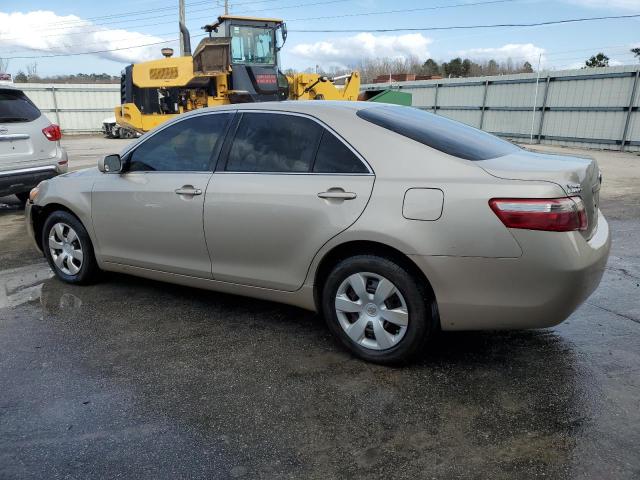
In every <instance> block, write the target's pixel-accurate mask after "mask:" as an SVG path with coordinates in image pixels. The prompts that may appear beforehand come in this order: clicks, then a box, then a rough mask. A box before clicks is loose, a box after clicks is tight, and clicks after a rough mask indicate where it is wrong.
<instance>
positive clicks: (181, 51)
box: [178, 0, 184, 57]
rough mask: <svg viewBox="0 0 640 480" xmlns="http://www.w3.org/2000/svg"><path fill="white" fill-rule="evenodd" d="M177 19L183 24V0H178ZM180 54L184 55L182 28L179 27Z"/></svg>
mask: <svg viewBox="0 0 640 480" xmlns="http://www.w3.org/2000/svg"><path fill="white" fill-rule="evenodd" d="M179 1H180V3H179V8H178V12H179V17H180V18H179V19H180V22H181V23H183V24H184V0H179ZM180 56H181V57H182V56H184V35H182V29H180Z"/></svg>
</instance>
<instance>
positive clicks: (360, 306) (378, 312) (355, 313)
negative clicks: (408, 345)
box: [335, 272, 409, 350]
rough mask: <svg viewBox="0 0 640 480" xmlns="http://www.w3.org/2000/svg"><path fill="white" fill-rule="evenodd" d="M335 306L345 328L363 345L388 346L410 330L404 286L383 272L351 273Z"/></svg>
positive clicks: (339, 290) (338, 293) (348, 333)
mask: <svg viewBox="0 0 640 480" xmlns="http://www.w3.org/2000/svg"><path fill="white" fill-rule="evenodd" d="M335 306H336V314H337V316H338V321H339V322H340V326H341V327H342V329H343V330H344V331H345V333H346V334H347V335H348V336H349V338H350V339H351V340H353V341H354V342H355V343H357V344H359V345H362V346H363V347H366V348H370V349H372V350H386V349H388V348H391V347H393V346H394V345H396V344H397V343H398V342H399V341H400V340H402V338H403V337H404V335H405V333H407V325H408V324H409V311H408V309H407V303H406V302H405V301H404V298H403V296H402V294H401V293H400V290H398V289H397V288H396V286H395V285H394V284H393V283H391V281H390V280H388V279H386V278H384V277H383V276H382V275H378V274H376V273H369V272H361V273H354V274H353V275H350V276H349V277H347V279H346V280H345V281H344V282H342V283H341V284H340V287H339V288H338V292H337V293H336V301H335Z"/></svg>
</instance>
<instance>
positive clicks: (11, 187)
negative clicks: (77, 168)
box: [0, 148, 68, 196]
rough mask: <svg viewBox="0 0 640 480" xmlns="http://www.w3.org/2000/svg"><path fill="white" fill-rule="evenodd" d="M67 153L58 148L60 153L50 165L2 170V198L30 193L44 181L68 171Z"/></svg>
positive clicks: (0, 173)
mask: <svg viewBox="0 0 640 480" xmlns="http://www.w3.org/2000/svg"><path fill="white" fill-rule="evenodd" d="M67 161H68V160H67V152H66V151H65V150H64V149H63V148H58V153H57V154H56V156H55V157H54V158H52V159H51V163H50V164H48V165H38V166H34V167H22V168H15V169H11V170H0V196H4V195H11V194H14V193H22V192H28V191H29V190H31V189H32V188H33V187H35V186H36V185H38V183H40V182H41V181H42V180H47V179H49V178H52V177H55V176H56V175H60V174H61V173H65V172H66V171H67Z"/></svg>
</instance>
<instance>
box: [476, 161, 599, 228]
mask: <svg viewBox="0 0 640 480" xmlns="http://www.w3.org/2000/svg"><path fill="white" fill-rule="evenodd" d="M474 164H475V165H477V166H479V167H480V168H482V169H483V170H484V171H486V172H487V173H488V174H490V175H493V176H494V177H498V178H503V179H507V180H525V181H526V180H528V181H545V182H552V183H555V184H557V185H559V186H560V188H562V190H563V191H564V192H565V194H566V195H567V196H569V197H580V198H581V199H582V201H583V203H584V206H585V209H586V213H587V219H588V222H589V225H588V227H587V230H586V231H585V232H583V233H584V234H585V236H586V237H587V238H590V237H591V235H592V234H593V232H594V231H595V229H596V226H597V222H598V208H599V205H600V184H601V176H600V170H599V169H598V164H597V162H596V160H595V159H593V158H591V157H588V156H569V155H559V154H548V153H534V152H529V151H526V150H522V151H520V152H517V153H513V154H510V155H505V156H502V157H498V158H492V159H489V160H480V161H477V162H474Z"/></svg>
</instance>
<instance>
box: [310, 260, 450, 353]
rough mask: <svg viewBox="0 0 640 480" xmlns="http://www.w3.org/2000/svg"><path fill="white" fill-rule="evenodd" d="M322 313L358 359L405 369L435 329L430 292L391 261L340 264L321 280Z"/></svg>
mask: <svg viewBox="0 0 640 480" xmlns="http://www.w3.org/2000/svg"><path fill="white" fill-rule="evenodd" d="M322 309H323V313H324V316H325V319H326V321H327V324H328V326H329V329H330V330H331V331H332V332H333V333H334V335H336V336H337V337H338V339H339V340H340V342H341V343H342V344H343V345H345V346H346V347H347V348H348V349H349V350H351V351H352V352H353V353H354V354H355V355H357V356H358V357H360V358H362V359H364V360H368V361H371V362H376V363H382V364H398V363H404V362H406V361H408V360H410V359H412V358H413V357H415V356H416V355H417V354H418V353H420V352H421V351H422V349H423V346H424V345H425V343H426V341H427V340H428V339H429V338H430V337H431V336H432V335H433V333H434V332H435V331H436V329H437V324H438V314H437V308H436V304H435V300H434V299H433V298H432V295H430V293H429V290H428V289H427V288H426V286H425V285H424V284H423V283H422V279H419V278H416V277H415V275H412V274H411V273H410V271H409V270H408V269H406V268H404V267H403V266H402V265H399V264H398V263H395V262H394V261H392V260H390V259H387V258H384V257H379V256H374V255H359V256H355V257H351V258H348V259H345V260H343V261H341V262H340V263H339V264H338V265H336V266H335V268H334V269H333V270H332V271H331V273H330V274H329V275H328V277H327V279H326V283H325V285H324V289H323V294H322Z"/></svg>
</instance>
